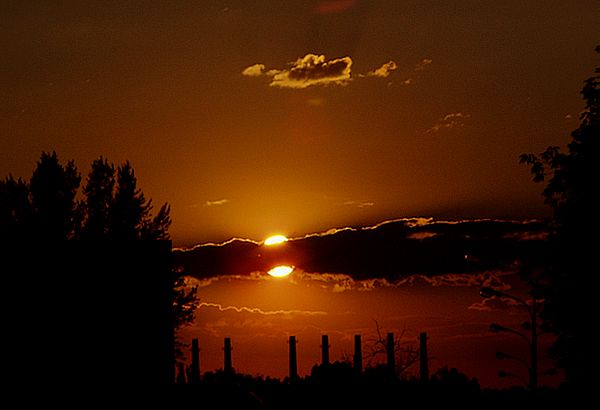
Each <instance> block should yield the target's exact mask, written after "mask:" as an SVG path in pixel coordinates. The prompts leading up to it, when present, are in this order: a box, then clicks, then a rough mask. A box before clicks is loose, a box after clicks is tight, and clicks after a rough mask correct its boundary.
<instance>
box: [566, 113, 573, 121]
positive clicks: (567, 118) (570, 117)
mask: <svg viewBox="0 0 600 410" xmlns="http://www.w3.org/2000/svg"><path fill="white" fill-rule="evenodd" d="M572 118H573V116H572V115H571V114H567V115H565V120H570V119H572Z"/></svg>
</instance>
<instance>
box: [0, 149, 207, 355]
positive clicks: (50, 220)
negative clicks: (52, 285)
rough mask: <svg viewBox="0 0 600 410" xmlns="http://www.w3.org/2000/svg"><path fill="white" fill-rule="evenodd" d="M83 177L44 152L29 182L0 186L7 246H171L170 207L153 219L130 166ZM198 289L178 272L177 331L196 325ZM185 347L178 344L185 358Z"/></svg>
mask: <svg viewBox="0 0 600 410" xmlns="http://www.w3.org/2000/svg"><path fill="white" fill-rule="evenodd" d="M80 184H81V176H80V174H79V171H78V170H77V167H76V166H75V164H74V162H73V161H69V162H67V163H66V164H65V165H62V164H61V163H60V161H59V159H58V156H57V155H56V152H52V153H47V152H42V155H41V158H40V160H39V161H38V162H37V164H36V167H35V169H34V171H33V175H32V176H31V179H30V180H29V182H26V181H24V180H23V179H21V178H19V179H15V178H14V177H13V176H12V175H8V176H7V177H6V178H4V179H3V180H0V237H1V238H2V239H5V240H32V239H36V240H38V239H40V240H52V241H61V240H84V241H88V240H102V241H115V240H116V241H132V240H166V239H169V227H170V225H171V217H170V207H169V204H168V203H165V204H163V205H162V206H161V207H160V209H159V211H158V213H157V214H156V215H155V216H153V215H152V208H153V206H152V200H147V199H146V197H145V196H144V193H143V192H142V191H141V189H140V188H138V186H137V179H136V177H135V173H134V170H133V167H132V166H131V164H130V163H129V162H125V163H124V164H122V165H120V166H118V167H115V166H114V164H112V163H110V162H109V161H108V160H107V159H106V158H103V157H100V158H98V159H97V160H95V161H93V162H92V167H91V170H90V172H89V174H88V175H87V178H86V181H85V184H84V186H83V188H82V190H81V192H79V188H80ZM196 290H197V288H196V287H194V286H188V284H187V283H186V281H185V279H184V278H183V273H182V272H175V277H174V284H173V291H174V306H173V309H174V320H175V322H174V325H175V330H178V329H180V328H181V327H183V326H185V325H186V324H188V323H190V322H192V321H193V320H194V312H195V310H196V308H197V305H198V300H197V296H196ZM181 346H182V344H181V343H180V341H178V342H177V344H176V349H177V350H178V351H177V353H180V351H179V350H180V349H181Z"/></svg>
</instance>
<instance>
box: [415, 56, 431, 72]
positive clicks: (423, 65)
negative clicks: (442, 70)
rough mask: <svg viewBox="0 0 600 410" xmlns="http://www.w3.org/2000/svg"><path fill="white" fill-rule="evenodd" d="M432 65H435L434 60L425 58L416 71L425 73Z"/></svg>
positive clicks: (416, 67)
mask: <svg viewBox="0 0 600 410" xmlns="http://www.w3.org/2000/svg"><path fill="white" fill-rule="evenodd" d="M431 63H433V60H432V59H431V58H424V59H423V60H421V61H420V62H419V63H417V65H416V66H415V71H423V70H425V69H426V68H427V67H428V66H429V65H430V64H431Z"/></svg>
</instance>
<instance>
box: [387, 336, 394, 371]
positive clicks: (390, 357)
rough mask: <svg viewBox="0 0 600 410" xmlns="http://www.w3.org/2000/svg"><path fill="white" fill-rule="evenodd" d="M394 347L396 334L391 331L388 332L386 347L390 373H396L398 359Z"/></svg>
mask: <svg viewBox="0 0 600 410" xmlns="http://www.w3.org/2000/svg"><path fill="white" fill-rule="evenodd" d="M394 347H395V346H394V334H393V333H391V332H390V333H388V334H387V348H386V352H387V368H388V371H389V373H390V375H393V374H395V373H396V360H395V357H394Z"/></svg>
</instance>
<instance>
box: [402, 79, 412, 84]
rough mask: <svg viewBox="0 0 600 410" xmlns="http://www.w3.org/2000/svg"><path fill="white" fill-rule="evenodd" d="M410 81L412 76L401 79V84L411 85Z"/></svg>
mask: <svg viewBox="0 0 600 410" xmlns="http://www.w3.org/2000/svg"><path fill="white" fill-rule="evenodd" d="M412 83H413V79H412V78H407V79H406V80H404V81H402V85H411V84H412Z"/></svg>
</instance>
